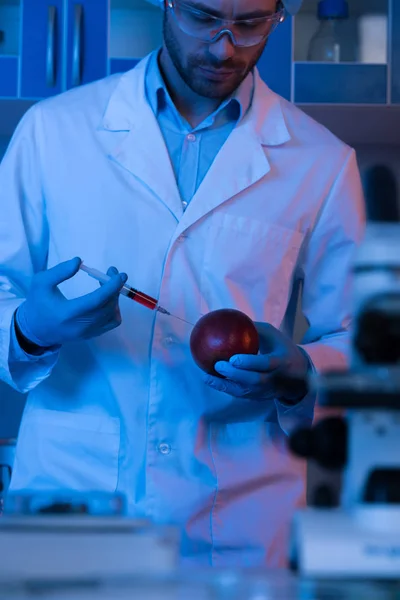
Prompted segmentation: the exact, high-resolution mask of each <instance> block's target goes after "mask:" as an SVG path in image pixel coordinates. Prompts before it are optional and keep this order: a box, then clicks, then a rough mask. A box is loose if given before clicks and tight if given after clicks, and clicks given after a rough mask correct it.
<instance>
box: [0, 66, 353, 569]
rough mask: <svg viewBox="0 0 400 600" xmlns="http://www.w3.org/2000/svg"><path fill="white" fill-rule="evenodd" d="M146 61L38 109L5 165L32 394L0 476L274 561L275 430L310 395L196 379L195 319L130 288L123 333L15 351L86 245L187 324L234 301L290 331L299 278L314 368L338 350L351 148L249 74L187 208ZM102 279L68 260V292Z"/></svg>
mask: <svg viewBox="0 0 400 600" xmlns="http://www.w3.org/2000/svg"><path fill="white" fill-rule="evenodd" d="M146 64H147V60H146V59H145V60H144V61H142V63H141V64H140V65H139V66H138V67H137V68H136V69H134V70H133V71H131V72H129V73H126V74H124V75H117V76H112V77H110V78H107V79H105V80H103V81H99V82H96V83H94V84H91V85H88V86H86V87H82V88H80V89H76V90H73V91H70V92H68V93H66V94H63V95H62V96H60V97H58V98H54V99H51V100H47V101H45V102H42V103H39V104H38V105H36V106H34V107H33V108H32V109H31V110H30V111H29V113H28V114H27V115H26V117H25V118H24V119H23V122H22V123H21V125H20V126H19V128H18V130H17V132H16V134H15V136H14V139H13V141H12V143H11V145H10V147H9V150H8V153H7V155H6V156H5V158H4V161H3V163H2V165H1V168H0V200H1V202H0V203H1V207H2V215H3V216H2V220H1V223H0V257H1V265H0V302H1V328H0V351H1V354H0V372H1V377H2V378H3V379H4V380H6V381H8V382H9V383H10V384H11V385H13V386H14V387H15V388H16V389H19V390H20V391H23V392H26V391H30V394H29V398H28V402H27V406H26V410H25V413H24V416H23V421H22V425H21V429H20V434H19V440H18V448H17V452H16V461H15V469H14V475H13V481H12V488H11V489H13V490H14V491H16V490H23V489H34V490H43V489H57V488H71V489H75V490H81V491H82V490H104V491H109V492H113V491H115V490H118V491H121V492H123V493H125V494H126V495H127V499H128V502H129V511H130V514H132V515H137V516H146V517H149V518H151V519H154V520H155V521H157V522H161V523H164V522H172V523H178V524H180V525H183V531H184V533H183V535H184V547H183V555H184V557H185V558H186V559H187V560H188V561H190V560H193V561H195V562H197V563H204V564H212V565H215V566H223V565H244V566H247V565H253V566H260V565H268V566H269V567H275V566H279V565H280V566H282V565H283V564H284V563H285V560H286V553H287V548H286V542H287V534H288V526H289V522H290V518H291V516H292V514H293V511H294V510H295V508H296V507H297V506H299V505H302V504H303V502H304V465H303V463H301V462H300V461H297V460H296V459H294V458H292V457H291V456H290V455H289V453H288V450H287V447H286V442H287V433H288V431H289V430H290V428H291V427H293V426H295V425H297V424H301V423H309V422H310V419H311V418H312V408H313V406H312V404H313V398H311V397H308V398H306V399H305V400H304V401H303V402H302V403H301V404H300V405H298V406H297V407H295V408H291V409H287V408H285V407H284V406H281V405H280V404H279V403H278V402H276V403H274V402H268V403H266V402H255V401H248V400H240V399H236V398H232V397H229V396H227V395H225V394H222V393H220V392H218V391H216V390H211V389H209V388H208V387H207V386H206V385H205V384H204V383H203V379H202V373H201V372H200V370H199V369H198V368H197V367H196V365H195V364H194V362H193V360H192V358H191V355H190V350H189V344H188V342H189V335H190V327H189V326H187V325H185V324H184V323H182V322H180V321H177V320H174V319H172V318H171V317H168V316H164V315H162V314H154V313H153V312H151V311H148V310H147V309H145V308H143V307H141V306H139V305H137V304H135V303H134V302H131V301H130V300H128V299H126V298H124V297H122V298H121V300H120V306H121V311H122V316H123V323H122V325H121V326H120V327H119V328H118V329H117V330H114V331H113V332H110V333H107V334H106V335H103V336H102V337H100V338H98V339H93V340H90V341H88V342H80V343H77V344H70V345H66V346H65V347H64V348H62V350H61V352H60V354H59V355H55V356H54V355H50V356H45V357H43V358H35V359H32V358H28V357H26V360H24V361H17V362H16V361H15V360H14V359H13V357H12V353H11V354H10V350H9V345H10V324H11V322H12V315H13V312H14V310H15V309H16V307H17V306H18V305H19V304H20V303H21V301H22V299H23V296H24V294H25V293H26V290H27V288H28V286H29V282H30V279H31V277H32V275H33V273H34V272H35V271H38V270H40V269H44V268H46V267H51V266H54V265H55V264H57V263H59V262H61V261H64V260H67V259H69V258H72V257H74V256H80V257H81V258H82V259H83V260H84V261H85V263H86V264H87V265H89V266H93V267H96V268H98V269H101V270H103V271H105V270H106V269H107V268H108V267H109V266H110V265H115V266H116V267H117V268H118V269H119V270H121V271H126V272H127V273H128V274H129V276H130V280H129V282H130V283H131V284H132V285H134V286H135V287H137V288H139V289H142V290H143V291H145V292H147V293H149V294H152V295H154V296H156V297H159V299H160V302H161V304H162V305H163V306H165V307H166V308H168V309H169V310H170V311H171V312H172V313H175V314H177V315H180V316H182V317H183V318H185V319H187V320H189V321H191V322H195V321H196V320H197V319H198V318H199V317H200V315H202V314H204V313H206V312H207V311H210V310H214V309H218V308H221V307H235V308H238V309H241V310H242V311H244V312H246V313H247V314H248V315H249V316H250V317H251V318H253V319H254V320H256V321H267V322H269V323H272V325H274V326H275V327H282V328H284V327H285V326H286V325H285V324H287V323H288V322H289V321H290V316H291V315H290V314H289V315H287V316H288V317H289V318H286V319H285V314H286V313H287V308H288V302H289V299H290V296H291V291H292V288H293V286H294V282H295V281H296V280H297V279H298V278H301V277H303V276H304V278H305V286H304V303H303V304H304V312H305V315H306V317H307V319H308V320H309V322H310V329H309V332H308V335H307V339H306V340H305V343H306V346H305V348H306V349H307V351H308V352H309V354H310V356H311V358H312V360H313V363H314V366H315V368H316V369H323V368H325V367H332V366H341V365H344V364H345V362H346V352H347V346H348V335H347V332H346V329H347V327H348V325H349V302H350V299H349V277H348V267H349V263H350V261H351V256H352V253H353V249H354V246H355V244H356V243H357V242H358V240H359V239H360V236H361V232H362V220H363V216H362V214H363V211H362V195H361V188H360V180H359V174H358V170H357V167H356V160H355V155H354V152H353V151H352V150H351V149H350V148H348V147H347V146H346V145H344V144H343V143H341V142H340V141H338V140H337V139H336V138H335V137H334V136H333V135H332V134H331V133H329V132H328V131H326V130H325V129H324V128H323V127H321V126H320V125H318V124H316V123H315V122H313V121H312V120H311V119H310V118H308V117H307V116H306V115H304V114H303V113H302V112H301V111H300V110H298V109H297V108H295V107H294V106H292V105H291V104H289V103H288V102H286V101H284V100H283V99H282V98H280V97H278V96H277V95H276V94H274V93H272V92H271V91H270V90H269V89H268V88H267V87H266V86H265V84H264V83H263V82H262V81H261V79H260V77H259V75H258V73H256V89H255V96H254V100H253V106H252V109H251V111H250V112H249V114H248V115H247V116H246V118H245V119H244V120H243V122H242V123H241V124H240V126H238V127H237V128H236V129H235V130H234V132H233V133H232V135H231V136H230V138H229V139H228V141H227V142H226V144H225V145H224V147H223V148H222V150H221V152H220V153H219V155H218V157H217V158H216V160H215V162H214V164H213V165H212V167H211V170H210V171H209V173H208V174H207V176H206V178H205V180H204V181H203V183H202V184H201V186H200V188H199V190H198V191H197V192H196V194H195V196H194V198H193V200H192V202H191V204H190V205H189V207H188V209H187V210H186V212H185V213H184V212H183V210H182V204H181V200H180V197H179V193H178V189H177V185H176V182H175V178H174V174H173V170H172V167H171V164H170V160H169V157H168V154H167V150H166V147H165V145H164V142H163V139H162V136H161V134H160V130H159V128H158V125H157V121H156V119H155V117H154V115H153V113H152V111H151V109H150V107H149V106H148V104H147V102H146V100H145V93H144V76H145V68H146ZM96 286H97V284H96V282H93V281H92V280H91V279H89V278H88V277H87V276H86V275H85V274H83V273H79V274H78V275H77V276H76V277H75V278H73V279H72V280H70V281H69V282H67V283H65V284H63V286H62V288H61V289H62V291H63V292H64V294H65V295H66V296H67V297H69V298H72V297H76V296H79V295H82V294H84V293H87V292H89V291H90V290H92V289H94V288H95V287H96ZM39 384H40V385H39Z"/></svg>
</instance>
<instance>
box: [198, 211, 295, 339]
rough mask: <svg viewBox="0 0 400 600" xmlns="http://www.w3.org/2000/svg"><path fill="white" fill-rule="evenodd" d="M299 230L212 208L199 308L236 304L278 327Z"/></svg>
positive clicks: (284, 306)
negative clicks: (212, 213) (215, 211)
mask: <svg viewBox="0 0 400 600" xmlns="http://www.w3.org/2000/svg"><path fill="white" fill-rule="evenodd" d="M303 240H304V235H303V233H301V232H299V231H296V230H292V229H290V228H287V227H282V226H281V225H278V224H275V223H272V222H268V221H267V220H262V219H260V220H258V219H254V218H248V217H244V216H239V215H232V214H225V213H219V212H217V213H215V214H214V215H213V216H212V218H211V223H210V226H209V230H208V239H207V244H206V251H205V255H204V260H203V273H202V306H201V312H202V314H205V313H207V312H208V311H210V310H215V309H217V308H224V307H234V308H238V309H239V310H243V311H244V312H246V313H247V314H248V315H249V316H250V317H251V318H254V319H257V320H264V321H268V322H269V323H271V324H272V325H274V326H275V327H279V326H280V324H281V322H282V319H283V317H284V314H285V312H286V308H287V302H288V300H289V296H290V291H291V283H292V276H293V273H294V270H295V268H296V264H297V259H298V256H299V251H300V248H301V245H302V243H303Z"/></svg>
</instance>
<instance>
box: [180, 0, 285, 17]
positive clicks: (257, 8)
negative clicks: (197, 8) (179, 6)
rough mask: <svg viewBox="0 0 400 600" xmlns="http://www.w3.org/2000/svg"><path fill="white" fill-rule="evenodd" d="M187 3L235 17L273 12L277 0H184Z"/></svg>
mask: <svg viewBox="0 0 400 600" xmlns="http://www.w3.org/2000/svg"><path fill="white" fill-rule="evenodd" d="M186 1H187V3H188V4H201V5H203V6H204V8H206V7H207V8H208V9H210V11H211V12H220V13H221V14H223V15H225V16H227V17H228V16H232V17H237V16H240V15H246V14H251V13H260V14H262V13H268V12H270V13H273V12H275V10H276V5H277V0H186Z"/></svg>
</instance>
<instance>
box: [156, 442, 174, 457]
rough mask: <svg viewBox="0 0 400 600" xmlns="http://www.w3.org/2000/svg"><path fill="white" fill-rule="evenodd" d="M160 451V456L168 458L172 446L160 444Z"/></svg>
mask: <svg viewBox="0 0 400 600" xmlns="http://www.w3.org/2000/svg"><path fill="white" fill-rule="evenodd" d="M158 450H159V452H160V454H164V456H166V455H167V454H170V453H171V446H170V445H169V444H160V445H159V446H158Z"/></svg>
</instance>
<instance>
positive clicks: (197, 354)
mask: <svg viewBox="0 0 400 600" xmlns="http://www.w3.org/2000/svg"><path fill="white" fill-rule="evenodd" d="M258 350H259V338H258V332H257V329H256V327H255V325H254V323H253V321H252V320H251V319H250V318H249V317H248V316H247V315H245V314H244V313H242V312H241V311H240V310H235V309H232V308H222V309H220V310H214V311H212V312H210V313H208V314H207V315H204V316H203V317H201V319H199V320H198V321H197V323H196V325H195V326H194V328H193V331H192V334H191V336H190V351H191V353H192V356H193V358H194V361H195V362H196V364H197V365H198V366H199V367H200V369H202V370H203V371H205V372H206V373H209V374H210V375H217V376H218V377H221V375H220V374H219V373H217V371H216V370H215V369H214V365H215V363H217V362H218V361H220V360H224V361H229V359H230V358H231V357H232V356H234V355H235V354H257V353H258Z"/></svg>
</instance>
